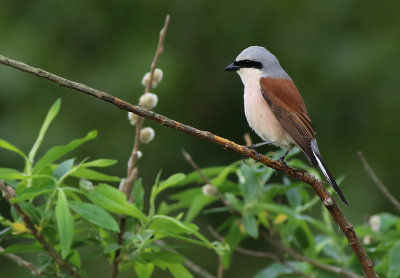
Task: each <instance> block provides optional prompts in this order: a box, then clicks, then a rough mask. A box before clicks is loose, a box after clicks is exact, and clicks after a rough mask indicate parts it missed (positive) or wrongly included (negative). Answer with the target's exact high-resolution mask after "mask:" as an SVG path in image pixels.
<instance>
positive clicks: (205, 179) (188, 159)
mask: <svg viewBox="0 0 400 278" xmlns="http://www.w3.org/2000/svg"><path fill="white" fill-rule="evenodd" d="M182 154H183V157H184V158H185V160H186V161H187V162H188V163H189V164H190V165H191V166H192V167H193V169H195V170H196V172H197V173H198V174H199V176H200V177H201V178H202V179H203V180H204V181H205V182H206V183H208V184H210V185H212V183H211V181H210V179H209V178H208V177H207V176H206V175H205V174H204V173H203V170H201V168H200V167H199V166H198V165H197V163H196V162H194V160H193V159H192V156H191V155H190V154H189V153H188V152H187V151H185V150H184V149H182Z"/></svg>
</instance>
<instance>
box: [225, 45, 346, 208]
mask: <svg viewBox="0 0 400 278" xmlns="http://www.w3.org/2000/svg"><path fill="white" fill-rule="evenodd" d="M225 70H226V71H236V72H237V73H238V75H239V76H240V78H241V80H242V83H243V85H244V95H243V99H244V112H245V116H246V119H247V122H248V124H249V126H250V127H251V128H252V129H253V130H254V131H255V133H257V135H258V136H259V137H261V139H262V140H263V142H261V143H258V144H254V145H251V146H247V147H249V148H251V149H253V150H255V148H256V147H259V146H262V145H266V144H273V145H275V146H278V147H280V148H282V149H284V150H286V152H285V154H284V155H283V156H282V157H281V158H280V159H279V160H280V161H281V162H282V163H283V164H284V165H286V164H285V162H284V159H285V157H286V155H287V154H288V153H289V151H290V150H291V149H292V148H293V147H294V146H298V147H299V148H300V149H301V150H302V152H303V153H304V154H305V156H306V157H307V158H308V160H309V161H310V162H311V164H312V165H314V167H316V168H319V169H320V170H321V171H322V173H323V174H324V176H325V178H326V179H327V181H328V182H329V183H330V185H331V186H332V187H333V189H334V190H335V191H336V193H337V194H338V195H339V197H340V199H341V200H342V201H343V202H344V204H346V206H348V203H347V201H346V198H345V197H344V195H343V193H342V192H341V190H340V188H339V186H338V185H337V183H336V181H335V178H334V177H333V175H332V174H331V172H330V171H329V169H328V167H327V166H326V164H325V162H324V161H323V159H322V156H321V153H320V151H319V148H318V144H317V140H316V137H315V134H316V132H315V129H314V127H313V125H312V123H311V119H310V117H309V115H308V113H307V109H306V106H305V103H304V100H303V98H302V96H301V95H300V92H299V90H298V89H297V87H296V85H295V84H294V82H293V80H292V78H291V77H290V76H289V74H287V73H286V71H285V70H284V69H283V68H282V66H281V65H280V63H279V61H278V59H277V58H276V57H275V55H273V54H272V53H271V52H269V51H268V50H267V49H266V48H264V47H261V46H250V47H248V48H246V49H244V50H243V51H242V52H241V53H240V54H239V55H238V56H237V57H236V59H235V61H234V62H233V63H231V64H229V65H228V66H227V67H226V68H225Z"/></svg>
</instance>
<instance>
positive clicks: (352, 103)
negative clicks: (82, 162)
mask: <svg viewBox="0 0 400 278" xmlns="http://www.w3.org/2000/svg"><path fill="white" fill-rule="evenodd" d="M399 11H400V2H399V1H395V0H391V1H385V2H384V3H383V2H382V3H381V2H377V1H372V0H364V1H355V0H337V1H311V0H310V1H289V0H284V1H237V0H236V1H233V0H221V1H211V0H204V1H184V0H176V1H161V0H157V1H156V0H150V1H98V0H97V1H78V0H71V1H50V0H44V1H22V0H19V1H15V0H2V1H0V36H1V43H0V54H1V55H4V56H7V57H9V58H13V59H16V60H21V61H24V62H26V63H28V64H30V65H33V66H37V67H41V68H43V69H45V70H48V71H50V72H53V73H56V74H59V75H61V76H63V77H65V78H68V79H71V80H74V81H77V82H81V83H85V84H87V85H89V86H92V87H94V88H97V89H100V90H103V91H106V92H109V93H111V94H113V95H114V96H117V97H119V98H122V99H124V100H127V101H130V102H132V103H134V104H136V103H137V101H138V98H139V97H140V95H141V94H142V92H143V89H144V88H143V86H142V85H141V83H140V82H141V79H142V76H143V75H144V73H146V72H147V71H148V70H149V67H150V63H151V61H152V59H153V56H154V52H155V49H156V45H157V42H158V35H159V31H160V29H161V27H162V25H163V24H164V19H165V15H166V14H170V15H171V22H170V25H169V29H168V33H167V36H166V40H165V47H164V50H165V51H164V53H163V54H162V56H161V58H160V60H159V63H158V67H160V68H162V69H163V71H164V79H163V81H162V82H161V83H160V85H159V86H158V88H156V89H154V90H153V92H154V93H157V94H158V96H159V104H158V106H157V107H156V108H155V111H156V112H158V113H161V114H163V115H166V116H168V117H170V118H173V119H175V120H178V121H181V122H183V123H186V124H189V125H192V126H194V127H197V128H200V129H203V130H208V131H211V132H213V133H215V134H218V135H220V136H223V137H226V138H229V139H232V140H233V141H235V142H238V143H241V144H244V141H243V134H244V133H245V132H249V131H250V129H249V127H248V125H247V123H246V120H245V117H244V113H243V100H242V90H243V88H242V84H241V81H240V79H239V77H238V76H236V75H235V74H232V73H227V72H224V71H223V69H224V67H225V66H226V65H227V64H228V63H231V62H232V61H233V60H234V59H235V57H236V56H237V54H238V53H239V52H240V51H241V50H242V49H244V48H246V47H247V46H250V45H261V46H265V47H266V48H267V49H269V50H270V51H271V52H272V53H274V54H275V55H276V56H277V57H278V59H279V60H280V62H281V65H282V66H283V67H284V68H285V70H286V71H287V72H288V73H289V74H290V75H291V77H292V78H293V80H294V81H295V83H296V84H297V86H298V88H299V90H300V92H301V93H302V95H303V98H304V100H305V102H306V104H307V108H308V111H309V114H310V116H311V119H312V121H313V124H314V126H315V128H316V129H317V131H318V134H317V138H318V141H319V145H320V150H321V153H322V155H323V156H324V159H325V161H326V162H327V164H328V166H329V167H330V169H331V171H332V172H333V173H334V174H335V175H336V176H339V175H344V176H345V177H346V179H345V181H344V183H343V184H342V185H341V187H342V188H343V189H342V191H343V192H344V194H345V196H346V197H347V200H348V201H349V203H350V206H349V207H348V208H345V207H344V208H343V210H344V213H345V215H346V216H347V217H348V218H349V220H350V221H351V222H353V223H354V224H361V223H363V222H364V221H365V220H366V219H367V217H368V216H369V215H371V214H373V213H377V212H381V211H383V210H386V211H389V212H393V208H392V206H391V205H390V204H389V203H388V201H387V200H386V199H385V198H384V197H383V196H382V194H381V193H380V192H379V191H378V189H377V188H376V186H375V185H374V184H373V182H372V181H371V180H370V178H369V177H368V176H366V174H365V172H364V171H363V166H362V164H361V162H360V161H359V159H358V157H357V155H356V151H358V150H363V151H364V152H365V155H366V156H367V159H368V160H369V161H370V163H371V166H372V167H373V168H374V170H375V171H376V173H377V175H378V176H379V177H380V178H381V179H382V181H383V182H384V183H385V184H386V185H387V186H388V188H389V189H390V190H391V191H392V193H393V194H394V195H395V196H396V197H398V198H399V197H400V193H399V189H398V187H396V184H397V183H398V162H397V161H398V156H399V154H398V153H399V151H398V138H399V137H400V128H399V119H400V109H399V102H400V94H399V88H400V78H399V72H400V55H399V53H400V50H399V45H400V16H399ZM56 98H62V109H61V113H60V115H59V116H58V118H57V119H56V121H55V123H54V124H53V126H52V127H51V128H50V132H49V134H48V136H47V138H46V141H45V143H44V146H43V148H42V149H41V151H42V153H43V150H44V149H45V148H49V147H51V146H53V145H55V144H65V143H67V142H69V141H70V140H72V139H74V138H77V137H82V136H84V135H85V134H86V133H87V132H88V131H89V130H93V129H96V130H98V131H99V136H98V138H97V139H96V140H95V141H94V142H91V143H88V144H86V145H84V146H83V147H81V148H80V149H79V152H77V153H76V156H77V157H78V159H83V158H85V157H91V158H100V157H102V158H103V157H105V158H114V159H117V160H118V161H119V163H118V164H117V166H114V167H113V168H110V169H109V173H110V174H115V175H119V176H124V175H125V173H126V161H127V159H128V157H129V154H130V151H131V148H132V143H133V135H134V128H133V127H131V126H130V125H129V123H128V120H127V113H126V112H124V111H121V110H119V109H117V108H115V107H113V106H111V105H110V104H107V103H104V102H102V101H99V100H97V99H94V98H92V97H89V96H86V95H83V94H81V93H77V92H74V91H71V90H68V89H65V88H58V87H57V86H56V85H55V84H54V83H51V82H48V81H45V80H43V79H40V78H37V77H34V76H32V75H28V74H25V73H23V72H20V71H17V70H14V69H11V68H8V67H4V66H0V119H1V121H0V137H1V138H3V139H5V140H8V141H10V142H12V143H14V144H15V145H17V146H18V147H19V148H21V149H23V150H25V151H28V150H29V148H30V147H31V145H32V144H33V141H34V139H35V137H36V135H37V132H38V129H39V127H40V125H41V122H42V120H43V119H44V116H45V114H46V112H47V110H48V108H49V107H50V106H51V104H52V103H53V102H54V101H55V99H56ZM145 126H152V127H154V129H155V131H156V138H155V140H154V141H153V142H152V143H151V144H149V145H143V146H142V148H141V150H142V152H143V154H144V157H143V158H142V159H141V160H140V176H142V177H143V179H144V184H145V185H146V186H147V187H149V186H151V185H152V182H153V180H154V177H155V175H156V173H157V172H158V170H159V169H160V168H162V169H163V176H164V177H166V176H168V175H169V174H171V173H175V172H189V171H191V170H192V169H191V167H190V166H189V165H188V164H187V163H186V162H185V161H184V159H183V157H182V155H181V148H184V149H185V150H187V151H188V152H189V153H191V154H192V156H193V158H194V159H195V160H196V162H197V163H198V164H199V165H200V166H201V167H207V166H213V165H221V164H228V163H230V162H232V161H234V160H237V159H240V156H238V155H237V154H235V153H230V152H228V151H224V150H223V149H222V148H221V147H219V146H216V145H213V144H210V143H208V142H205V141H202V140H199V139H196V138H194V137H191V136H187V135H185V134H183V133H179V132H177V131H175V130H172V129H169V128H165V127H162V126H159V125H157V124H155V123H152V122H150V121H146V122H145ZM252 138H253V141H254V142H258V141H259V139H258V138H257V137H256V136H255V135H254V134H252ZM39 155H40V153H39ZM0 167H16V168H21V167H22V161H21V159H20V158H19V157H17V156H15V155H13V154H11V153H9V152H6V151H4V150H0ZM336 199H338V198H336ZM4 205H5V204H4V203H3V204H2V206H3V207H4ZM195 251H196V254H197V256H199V254H203V253H204V254H209V253H207V252H206V251H203V250H195ZM199 252H200V253H199ZM207 256H208V255H207ZM197 258H198V257H197ZM206 259H208V260H209V261H208V263H207V262H206V263H204V262H203V263H202V264H203V265H206V268H207V269H208V270H209V271H212V272H214V273H215V265H214V261H215V260H216V258H215V256H214V255H210V256H209V258H204V259H200V258H198V260H200V261H202V260H206ZM195 261H196V258H195ZM87 265H88V266H89V265H90V266H92V267H93V268H97V269H98V270H99V271H102V272H100V273H103V274H104V276H101V277H108V276H109V275H108V274H107V275H106V273H108V271H109V268H108V266H107V265H104V264H103V265H102V266H100V267H99V266H98V263H96V262H91V261H89V262H88V263H87ZM262 266H263V261H262V260H255V259H251V258H245V257H240V256H237V258H236V259H234V261H233V267H232V269H231V270H230V271H229V272H228V274H227V277H228V276H229V277H247V276H250V275H253V274H254V273H256V272H257V271H258V270H260V269H261V268H262ZM7 269H8V270H7ZM7 271H12V274H13V275H12V277H18V276H17V275H20V277H26V275H28V272H27V271H26V270H24V269H19V268H18V267H17V266H16V265H15V264H14V263H13V262H11V261H9V260H7V259H5V258H4V257H0V274H1V272H3V273H4V274H6V275H7V273H8V275H10V274H9V273H10V272H7ZM18 273H20V274H18ZM92 273H96V272H95V270H93V272H92ZM93 275H94V274H93ZM1 276H2V277H11V276H3V275H1ZM98 277H100V276H98ZM121 277H122V276H121ZM126 277H128V276H126ZM160 277H161V276H160Z"/></svg>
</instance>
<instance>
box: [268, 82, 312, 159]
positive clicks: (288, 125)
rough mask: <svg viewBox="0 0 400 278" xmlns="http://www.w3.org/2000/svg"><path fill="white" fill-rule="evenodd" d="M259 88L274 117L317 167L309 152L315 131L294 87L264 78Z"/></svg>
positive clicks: (301, 99) (290, 83) (291, 83)
mask: <svg viewBox="0 0 400 278" xmlns="http://www.w3.org/2000/svg"><path fill="white" fill-rule="evenodd" d="M260 86H261V93H262V95H263V97H264V99H265V101H266V102H267V103H268V104H269V106H270V108H271V110H272V112H273V113H274V115H275V117H276V118H277V119H278V120H279V122H280V123H281V124H282V126H283V128H284V129H285V130H286V132H287V133H289V134H290V136H292V138H293V139H294V140H295V141H296V143H297V144H298V145H299V147H300V148H301V149H302V150H303V152H305V154H306V155H307V156H308V157H309V158H310V160H311V161H312V162H313V164H314V165H315V166H317V164H316V163H317V162H316V161H315V158H314V156H313V155H312V150H311V140H313V139H315V130H314V127H313V126H312V124H311V120H310V117H309V116H308V114H307V110H306V106H305V104H304V101H303V98H302V97H301V95H300V93H299V90H298V89H297V88H296V85H294V83H293V81H290V80H286V79H281V78H268V77H264V78H261V80H260Z"/></svg>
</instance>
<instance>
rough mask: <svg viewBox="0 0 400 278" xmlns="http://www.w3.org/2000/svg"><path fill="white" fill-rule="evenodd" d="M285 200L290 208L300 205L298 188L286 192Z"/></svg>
mask: <svg viewBox="0 0 400 278" xmlns="http://www.w3.org/2000/svg"><path fill="white" fill-rule="evenodd" d="M286 198H287V199H288V202H289V205H290V206H291V207H292V208H296V207H298V206H300V205H301V195H300V192H299V188H298V187H295V188H292V189H290V190H288V191H286Z"/></svg>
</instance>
